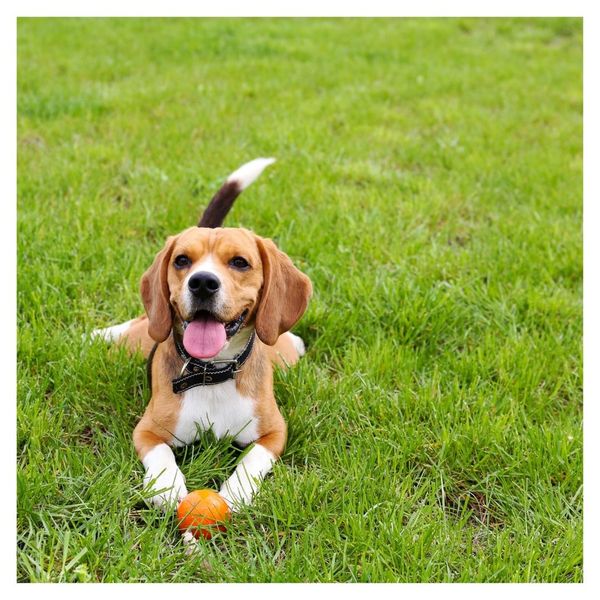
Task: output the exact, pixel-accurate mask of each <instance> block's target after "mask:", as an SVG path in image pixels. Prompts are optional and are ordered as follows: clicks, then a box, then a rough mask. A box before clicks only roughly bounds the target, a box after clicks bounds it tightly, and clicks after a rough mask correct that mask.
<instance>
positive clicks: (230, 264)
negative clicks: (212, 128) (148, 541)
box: [92, 158, 312, 541]
mask: <svg viewBox="0 0 600 600" xmlns="http://www.w3.org/2000/svg"><path fill="white" fill-rule="evenodd" d="M272 162H274V159H264V158H259V159H256V160H253V161H251V162H249V163H247V164H245V165H243V166H242V167H240V168H239V169H238V170H237V171H235V172H234V173H232V174H231V175H230V176H229V177H228V178H227V180H226V181H225V183H224V184H223V186H222V187H221V189H220V190H219V191H218V192H217V194H216V195H215V196H214V197H213V199H212V200H211V202H210V203H209V205H208V207H207V208H206V210H205V211H204V213H203V215H202V218H201V219H200V222H199V223H198V226H195V227H191V228H189V229H186V230H184V231H182V232H181V233H179V234H177V235H174V236H170V237H168V238H167V240H166V243H165V245H164V247H163V248H162V250H160V251H159V252H158V254H157V255H156V257H155V258H154V262H153V263H152V265H151V266H150V267H149V268H148V270H147V271H146V272H145V273H144V274H143V276H142V279H141V285H140V291H141V296H142V301H143V304H144V308H145V314H144V315H143V316H140V317H138V318H136V319H133V320H131V321H127V322H126V323H122V324H120V325H115V326H112V327H107V328H103V329H96V330H94V332H93V333H92V337H98V338H102V339H105V340H108V341H111V342H117V343H120V344H125V345H126V346H127V348H129V349H130V350H131V351H132V352H137V351H139V350H141V351H142V353H143V354H144V356H145V357H147V358H148V372H149V375H150V381H151V389H152V396H151V399H150V402H149V404H148V406H147V408H146V411H145V413H144V415H143V416H142V418H141V419H140V421H139V423H138V424H137V426H136V427H135V430H134V432H133V443H134V445H135V449H136V452H137V454H138V456H139V458H140V460H141V461H142V464H143V465H144V468H145V476H144V485H145V487H146V489H147V490H148V491H149V500H150V502H152V503H153V504H154V505H156V506H159V507H162V508H163V509H165V510H168V509H169V508H173V507H175V506H176V504H177V503H179V501H181V500H182V499H183V498H184V497H185V496H186V495H187V493H188V491H187V489H186V485H185V476H184V475H183V473H182V472H181V470H180V469H179V467H178V466H177V464H176V461H175V456H174V454H173V450H172V448H173V447H180V446H184V445H187V444H192V443H193V442H194V441H196V440H197V439H198V435H199V431H207V430H212V432H213V433H214V435H215V436H216V437H217V438H219V439H220V438H223V437H225V436H230V437H232V438H233V440H234V442H235V443H236V444H237V445H239V446H241V447H246V446H249V445H250V444H253V446H252V448H251V449H250V450H249V451H248V452H247V453H245V454H244V456H243V458H242V460H241V461H240V462H239V464H238V465H237V467H236V469H235V471H234V473H233V474H232V475H231V476H230V477H229V479H227V480H226V481H225V482H224V483H223V485H222V486H221V489H220V494H221V496H222V497H223V498H224V499H225V501H226V502H227V504H228V506H229V508H230V510H231V511H234V512H235V511H237V510H239V509H240V508H241V507H242V506H244V505H245V504H249V503H250V502H251V501H252V498H253V497H254V495H255V494H256V492H257V490H258V487H259V484H260V481H261V480H262V479H263V478H264V477H265V475H266V474H267V473H269V471H270V470H271V468H272V465H273V463H274V462H275V461H276V460H277V459H278V458H279V457H280V456H281V454H282V452H283V450H284V448H285V444H286V438H287V427H286V423H285V421H284V419H283V417H282V415H281V413H280V411H279V409H278V407H277V403H276V401H275V396H274V393H273V367H274V365H277V366H279V367H284V368H285V367H287V366H289V365H293V364H295V363H296V362H297V361H298V360H299V358H300V357H301V356H302V355H303V354H304V352H305V346H304V342H303V341H302V339H301V338H300V337H298V336H296V335H294V334H293V333H291V332H290V330H291V329H292V327H293V326H294V325H295V324H296V323H297V322H298V320H299V319H300V318H301V317H302V315H303V314H304V312H305V310H306V308H307V305H308V302H309V299H310V297H311V295H312V284H311V281H310V279H309V278H308V277H307V276H306V275H305V274H304V273H302V272H301V271H299V270H298V269H297V268H296V267H295V266H294V264H293V263H292V261H291V260H290V258H289V257H288V256H287V255H286V254H285V253H283V252H282V251H281V250H279V249H278V248H277V246H276V245H275V243H274V242H273V241H271V240H270V239H265V238H262V237H260V236H258V235H256V234H255V233H253V232H252V231H250V230H248V229H243V228H222V227H220V226H221V225H222V223H223V220H224V218H225V216H226V215H227V213H228V212H229V210H230V208H231V206H232V204H233V202H234V200H235V198H236V197H237V196H238V195H239V194H240V193H241V191H242V190H244V189H245V188H246V187H248V186H249V185H250V184H251V183H252V182H253V181H255V180H256V179H257V178H258V177H259V175H260V174H261V173H262V171H263V170H264V168H265V167H267V166H268V165H269V164H271V163H272ZM189 540H190V538H189V537H188V541H189Z"/></svg>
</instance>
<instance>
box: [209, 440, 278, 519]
mask: <svg viewBox="0 0 600 600" xmlns="http://www.w3.org/2000/svg"><path fill="white" fill-rule="evenodd" d="M275 460H276V459H275V455H274V454H273V453H272V452H270V451H269V450H267V449H266V448H265V447H264V446H261V445H260V444H255V446H254V447H253V448H252V449H251V450H250V452H248V454H246V455H245V456H244V458H243V459H242V461H241V462H240V464H239V465H238V466H237V467H236V469H235V471H234V473H233V475H232V476H231V477H230V478H229V479H228V480H227V481H226V482H225V483H224V484H223V485H222V486H221V490H220V491H219V493H220V494H221V496H223V498H224V499H225V501H226V502H227V504H228V505H229V507H230V508H231V509H232V510H234V511H235V510H236V509H239V508H240V506H241V505H243V504H249V503H250V502H251V501H252V498H253V497H254V494H255V493H256V491H257V490H258V486H259V485H260V482H261V481H262V479H263V478H264V477H265V475H266V474H267V473H268V472H269V471H270V470H271V469H272V468H273V463H274V462H275Z"/></svg>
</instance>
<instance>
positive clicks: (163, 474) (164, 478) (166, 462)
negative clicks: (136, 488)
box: [142, 444, 188, 508]
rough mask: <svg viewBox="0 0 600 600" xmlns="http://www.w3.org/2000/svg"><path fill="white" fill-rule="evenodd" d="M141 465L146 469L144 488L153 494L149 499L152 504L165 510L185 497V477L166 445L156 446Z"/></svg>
mask: <svg viewBox="0 0 600 600" xmlns="http://www.w3.org/2000/svg"><path fill="white" fill-rule="evenodd" d="M142 463H143V465H144V467H146V475H145V476H144V486H146V487H148V488H149V489H150V490H152V491H153V492H155V494H154V495H153V496H152V497H151V498H150V501H151V502H152V504H154V505H155V506H158V507H161V508H167V507H168V506H169V505H174V504H176V503H178V502H179V501H180V500H183V498H185V497H186V496H187V493H188V492H187V488H186V487H185V477H184V475H183V473H182V472H181V471H180V469H179V467H178V466H177V463H176V462H175V456H174V455H173V451H172V450H171V448H169V446H167V444H158V445H157V446H155V447H154V448H152V450H150V451H149V452H147V453H146V455H145V456H144V458H143V459H142Z"/></svg>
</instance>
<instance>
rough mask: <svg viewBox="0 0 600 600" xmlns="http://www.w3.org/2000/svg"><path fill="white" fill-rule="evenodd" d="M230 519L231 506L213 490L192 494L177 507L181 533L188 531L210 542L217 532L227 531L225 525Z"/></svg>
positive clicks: (197, 491)
mask: <svg viewBox="0 0 600 600" xmlns="http://www.w3.org/2000/svg"><path fill="white" fill-rule="evenodd" d="M229 517H230V511H229V506H227V502H225V500H224V499H223V496H221V495H220V494H218V493H217V492H215V491H213V490H195V491H194V492H190V493H189V494H188V495H187V496H186V497H185V498H184V499H183V500H182V501H181V502H180V503H179V506H178V507H177V518H178V519H179V529H180V530H181V532H184V531H187V530H188V529H189V530H190V531H191V532H192V534H193V535H194V536H195V537H196V538H199V537H200V536H201V535H202V536H204V537H205V538H206V539H207V540H210V538H211V537H212V534H213V533H214V532H215V531H216V530H219V531H225V525H224V524H223V523H224V522H225V521H227V520H228V519H229Z"/></svg>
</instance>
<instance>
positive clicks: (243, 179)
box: [227, 158, 275, 191]
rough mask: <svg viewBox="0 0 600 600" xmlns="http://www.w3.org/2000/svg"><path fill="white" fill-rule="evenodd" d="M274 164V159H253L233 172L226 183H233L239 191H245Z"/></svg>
mask: <svg viewBox="0 0 600 600" xmlns="http://www.w3.org/2000/svg"><path fill="white" fill-rule="evenodd" d="M274 162H275V159H274V158H255V159H254V160H251V161H250V162H247V163H246V164H245V165H242V166H241V167H240V168H239V169H237V171H234V172H233V173H232V174H231V175H230V176H229V177H228V178H227V183H231V182H233V181H235V182H236V183H237V184H238V185H239V186H240V191H242V190H245V189H246V188H247V187H248V186H249V185H250V184H251V183H254V182H255V181H256V180H257V179H258V177H259V175H260V174H261V173H262V172H263V171H264V170H265V169H266V168H267V167H268V166H269V165H272V164H273V163H274Z"/></svg>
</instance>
